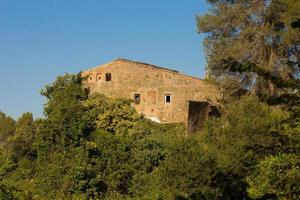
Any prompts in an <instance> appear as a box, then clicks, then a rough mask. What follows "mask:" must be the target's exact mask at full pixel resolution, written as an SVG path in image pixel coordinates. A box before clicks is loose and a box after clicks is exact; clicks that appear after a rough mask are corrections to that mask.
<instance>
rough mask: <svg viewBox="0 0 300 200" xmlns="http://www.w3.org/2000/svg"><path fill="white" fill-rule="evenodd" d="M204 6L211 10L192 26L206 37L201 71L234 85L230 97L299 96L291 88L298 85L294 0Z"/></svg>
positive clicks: (298, 15) (213, 0) (297, 6)
mask: <svg viewBox="0 0 300 200" xmlns="http://www.w3.org/2000/svg"><path fill="white" fill-rule="evenodd" d="M208 2H209V3H210V4H211V5H212V9H211V10H210V11H209V12H208V13H206V14H205V15H203V16H198V17H197V23H198V30H199V32H200V33H205V34H206V38H205V41H204V45H205V48H206V54H207V60H208V66H207V68H208V72H209V74H210V75H211V76H212V77H215V78H217V79H219V80H224V79H225V80H226V78H228V77H230V78H234V79H235V80H236V81H238V83H239V84H237V87H235V88H231V89H232V91H231V94H238V93H240V92H239V91H241V90H248V91H249V90H250V91H252V92H253V93H255V94H258V95H262V96H265V95H268V96H270V95H271V96H272V95H276V96H280V95H282V94H286V93H288V94H291V93H292V94H294V93H295V92H296V93H297V92H299V91H297V90H295V87H294V86H296V88H299V85H300V84H299V83H300V82H299V80H298V78H299V72H300V70H299V69H300V68H299V67H300V29H299V27H298V26H297V22H298V20H299V19H300V11H299V10H300V2H299V1H298V0H254V1H246V0H234V1H232V0H209V1H208ZM279 82H280V83H281V85H280V84H278V83H279ZM286 82H288V83H291V82H293V83H294V84H293V85H294V86H291V84H284V83H286ZM298 97H299V94H298ZM298 105H299V104H298Z"/></svg>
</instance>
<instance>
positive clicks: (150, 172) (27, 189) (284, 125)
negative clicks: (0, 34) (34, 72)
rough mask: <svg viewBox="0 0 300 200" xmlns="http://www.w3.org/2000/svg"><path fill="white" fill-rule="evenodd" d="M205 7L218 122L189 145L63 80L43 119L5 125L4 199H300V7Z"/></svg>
mask: <svg viewBox="0 0 300 200" xmlns="http://www.w3.org/2000/svg"><path fill="white" fill-rule="evenodd" d="M208 2H209V3H210V4H211V9H210V11H209V12H207V13H206V14H205V15H203V16H197V19H196V20H197V25H198V30H199V32H200V33H204V34H205V41H204V46H205V49H206V54H207V62H208V65H207V73H208V78H207V81H209V82H210V83H214V84H216V86H217V87H219V88H220V90H221V92H222V95H223V97H222V99H220V102H219V103H220V104H221V105H222V109H221V112H222V115H221V117H219V118H211V119H209V120H207V121H206V122H205V126H204V128H203V129H202V130H201V132H199V133H196V134H190V135H187V136H186V132H185V127H184V125H182V124H168V125H164V124H157V123H154V122H151V121H149V120H147V119H145V118H144V117H143V116H141V115H139V114H137V112H136V111H135V110H134V108H133V107H131V102H130V100H126V99H110V98H107V97H105V96H103V95H101V94H94V95H91V94H89V91H88V90H86V89H84V88H83V85H82V83H83V78H82V77H81V75H80V74H79V75H70V74H66V75H64V76H59V77H58V78H57V80H56V81H55V82H53V83H52V84H50V85H48V86H46V87H45V88H44V89H43V90H42V92H41V94H42V95H43V96H45V97H46V98H47V103H46V104H45V106H44V115H45V116H44V118H42V119H33V116H32V114H31V113H24V114H23V115H22V116H21V117H20V118H19V119H18V120H16V121H15V120H14V119H12V118H10V117H8V116H6V115H5V114H4V113H0V147H1V148H0V199H3V200H12V199H23V200H31V199H34V200H43V199H45V200H46V199H49V200H52V199H70V200H71V199H72V200H79V199H80V200H81V199H82V200H85V199H86V200H89V199H104V200H118V199H120V200H121V199H125V200H126V199H131V200H147V199H148V200H198V199H207V200H215V199H216V200H230V199H233V200H243V199H244V200H246V199H249V200H250V199H253V200H254V199H256V200H271V199H272V200H273V199H275V200H276V199H278V200H297V199H300V80H299V77H300V68H299V67H300V1H299V0H251V1H246V0H208Z"/></svg>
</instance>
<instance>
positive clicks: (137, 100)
mask: <svg viewBox="0 0 300 200" xmlns="http://www.w3.org/2000/svg"><path fill="white" fill-rule="evenodd" d="M133 98H134V104H140V102H141V95H140V94H134V97H133Z"/></svg>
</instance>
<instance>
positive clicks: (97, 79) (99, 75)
mask: <svg viewBox="0 0 300 200" xmlns="http://www.w3.org/2000/svg"><path fill="white" fill-rule="evenodd" d="M99 80H101V73H98V74H97V75H96V81H99Z"/></svg>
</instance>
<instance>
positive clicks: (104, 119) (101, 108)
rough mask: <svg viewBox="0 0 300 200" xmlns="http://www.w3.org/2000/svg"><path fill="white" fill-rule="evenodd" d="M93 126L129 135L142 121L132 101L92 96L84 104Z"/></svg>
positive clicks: (97, 95)
mask: <svg viewBox="0 0 300 200" xmlns="http://www.w3.org/2000/svg"><path fill="white" fill-rule="evenodd" d="M84 105H85V106H86V107H87V110H88V112H87V115H88V118H89V120H88V121H90V122H94V124H92V126H93V127H94V128H96V129H103V130H105V131H107V132H110V133H113V134H128V132H129V130H130V129H132V127H133V126H134V124H135V123H136V122H137V121H138V120H140V119H141V116H140V115H138V114H137V112H136V111H135V109H134V108H133V107H132V106H131V101H129V100H126V99H109V98H106V97H104V96H103V95H99V94H96V95H92V96H90V98H89V99H88V100H86V101H85V102H84Z"/></svg>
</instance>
